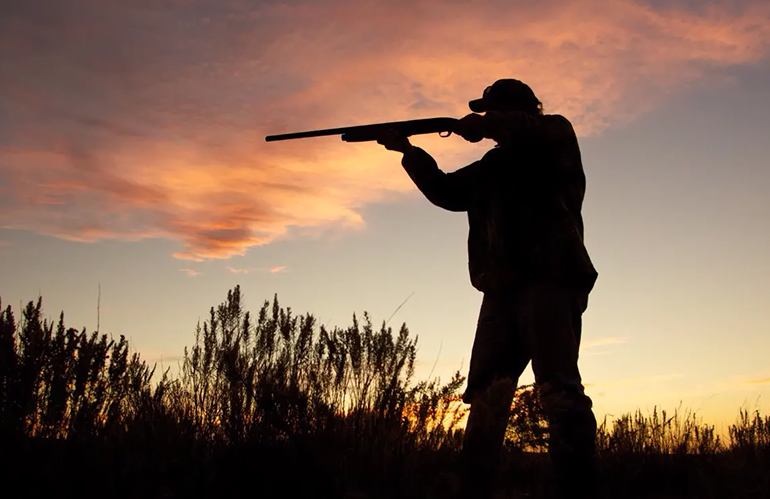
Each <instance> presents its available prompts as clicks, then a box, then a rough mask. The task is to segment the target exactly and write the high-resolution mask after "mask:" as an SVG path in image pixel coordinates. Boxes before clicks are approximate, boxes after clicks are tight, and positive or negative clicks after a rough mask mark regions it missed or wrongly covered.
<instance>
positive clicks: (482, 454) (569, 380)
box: [461, 284, 597, 497]
mask: <svg viewBox="0 0 770 499" xmlns="http://www.w3.org/2000/svg"><path fill="white" fill-rule="evenodd" d="M586 303H587V294H586V293H579V292H576V291H574V290H572V289H569V288H565V287H562V286H556V285H550V284H534V285H530V286H526V287H523V288H521V289H518V290H515V291H509V292H500V293H485V295H484V300H483V302H482V305H481V312H480V314H479V321H478V328H477V330H476V337H475V340H474V343H473V351H472V354H471V364H470V372H469V374H468V388H467V390H466V392H465V394H464V395H463V401H464V402H466V403H470V404H471V409H470V415H469V418H468V423H467V426H466V430H465V439H464V442H463V450H462V455H461V463H462V469H463V472H462V474H463V476H462V478H463V488H464V489H465V491H466V492H467V493H469V494H470V495H471V496H475V497H488V496H489V495H490V492H491V487H492V483H493V478H494V476H495V472H496V469H497V465H498V462H499V458H500V452H501V449H502V445H503V441H504V439H505V430H506V427H507V424H508V417H509V413H510V408H511V403H512V400H513V396H514V392H515V390H516V386H517V384H518V380H519V376H520V375H521V373H522V372H523V371H524V369H525V368H526V366H527V364H528V363H529V362H530V360H531V361H532V370H533V371H534V374H535V383H536V384H537V385H538V387H539V389H540V400H541V403H542V405H543V409H544V411H545V413H546V416H547V418H548V422H549V435H550V436H549V449H548V450H549V454H550V457H551V463H552V468H553V472H554V476H555V479H556V486H557V490H559V491H560V492H559V495H560V496H562V497H590V496H591V495H592V494H593V493H594V489H595V487H596V479H597V476H596V475H597V468H596V419H595V418H594V414H593V412H592V410H591V407H592V403H591V399H590V398H588V396H586V395H585V393H584V389H583V384H582V381H581V377H580V371H579V370H578V348H579V345H580V333H581V315H582V313H583V311H584V310H585V307H586Z"/></svg>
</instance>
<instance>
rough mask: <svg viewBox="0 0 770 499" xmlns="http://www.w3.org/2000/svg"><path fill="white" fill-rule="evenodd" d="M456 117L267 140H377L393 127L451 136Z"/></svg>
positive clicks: (405, 132)
mask: <svg viewBox="0 0 770 499" xmlns="http://www.w3.org/2000/svg"><path fill="white" fill-rule="evenodd" d="M457 121H458V120H457V119H455V118H426V119H421V120H408V121H392V122H390V123H374V124H371V125H359V126H348V127H341V128H327V129H325V130H310V131H308V132H296V133H285V134H282V135H268V136H267V137H265V140H266V141H267V142H274V141H276V140H289V139H305V138H308V137H323V136H326V135H342V140H344V141H345V142H367V141H369V140H377V138H378V137H379V135H380V133H382V131H383V130H387V129H389V128H393V129H395V130H397V131H398V132H399V133H401V134H402V135H403V136H404V137H409V136H411V135H421V134H426V133H438V134H439V135H441V136H442V137H449V136H450V135H451V134H452V131H453V130H454V127H455V123H457Z"/></svg>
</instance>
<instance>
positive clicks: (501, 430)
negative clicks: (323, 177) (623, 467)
mask: <svg viewBox="0 0 770 499" xmlns="http://www.w3.org/2000/svg"><path fill="white" fill-rule="evenodd" d="M469 105H470V109H471V111H473V112H474V114H469V115H467V116H465V117H464V118H462V119H461V120H459V122H458V123H457V125H456V128H455V130H453V131H454V132H455V133H457V134H458V135H460V136H462V137H463V138H464V139H466V140H468V141H470V142H478V141H480V140H482V139H483V138H488V139H492V140H494V141H495V142H496V143H497V145H496V146H495V147H494V148H493V149H491V150H490V151H488V152H487V153H486V154H485V155H484V156H483V157H482V158H481V159H480V160H478V161H476V162H474V163H472V164H470V165H468V166H466V167H464V168H461V169H459V170H457V171H455V172H453V173H444V172H443V171H441V170H440V169H439V168H438V165H437V164H436V161H435V160H434V159H433V158H432V157H431V156H430V155H429V154H428V153H426V152H425V151H424V150H422V149H420V148H418V147H415V146H413V145H412V144H411V143H410V142H409V139H408V138H406V137H403V136H399V134H398V133H397V132H396V131H395V130H388V131H385V132H383V133H382V134H381V135H380V137H379V138H378V142H379V143H380V144H382V145H384V146H385V147H386V148H387V149H389V150H392V151H398V152H401V153H403V158H402V160H401V164H402V165H403V167H404V169H405V170H406V172H407V173H408V174H409V176H410V177H411V178H412V180H413V181H414V183H415V185H416V186H417V187H418V188H419V189H420V191H422V193H423V194H424V195H425V197H427V198H428V200H430V201H431V202H432V203H433V204H435V205H436V206H439V207H441V208H444V209H446V210H450V211H465V212H467V213H468V222H469V235H468V262H469V263H468V264H469V271H470V278H471V283H472V284H473V286H474V287H475V288H477V289H478V290H479V291H481V292H483V293H484V297H483V301H482V305H481V311H480V313H479V319H478V327H477V330H476V336H475V339H474V343H473V351H472V354H471V363H470V370H469V373H468V387H467V390H466V391H465V393H464V395H463V401H464V402H466V403H469V404H470V405H471V408H470V416H469V419H468V424H467V427H466V432H465V440H464V442H463V450H462V455H461V463H462V470H463V471H462V480H461V484H462V485H461V489H462V496H463V497H489V496H490V495H491V492H492V487H493V485H492V483H493V478H494V475H495V472H496V468H497V464H498V461H499V457H500V451H501V449H502V444H503V440H504V437H505V429H506V426H507V423H508V416H509V413H510V407H511V402H512V399H513V395H514V391H515V389H516V386H517V384H518V379H519V376H520V375H521V373H522V372H523V371H524V369H525V367H526V366H527V364H528V363H529V362H530V361H532V369H533V371H534V374H535V383H536V384H537V385H538V386H539V388H540V393H541V401H542V404H543V407H544V410H545V412H546V414H547V416H548V420H549V429H550V440H549V453H550V456H551V461H552V465H553V470H554V474H555V478H556V484H557V488H558V490H559V491H560V492H559V494H560V495H561V496H564V497H589V496H591V495H592V494H593V493H594V489H595V488H596V478H597V477H596V443H595V438H596V419H595V418H594V414H593V412H592V410H591V407H592V402H591V399H590V398H588V396H586V395H585V393H584V389H583V385H582V380H581V377H580V371H579V370H578V348H579V344H580V333H581V316H582V313H583V312H584V311H585V309H586V306H587V303H588V294H589V292H590V291H591V289H592V288H593V285H594V282H595V280H596V277H597V273H596V270H595V269H594V267H593V265H592V263H591V260H590V258H589V256H588V253H587V251H586V249H585V246H584V244H583V220H582V216H581V207H582V203H583V196H584V193H585V175H584V173H583V166H582V161H581V157H580V149H579V147H578V142H577V138H576V136H575V132H574V130H573V129H572V125H571V124H570V122H569V121H568V120H567V119H566V118H564V117H563V116H559V115H544V114H543V112H542V104H541V103H540V101H539V100H538V99H537V97H536V96H535V94H534V93H533V92H532V90H531V89H530V87H529V86H527V85H526V84H524V83H522V82H521V81H519V80H514V79H503V80H498V81H496V82H495V83H494V84H493V85H492V86H490V87H487V88H486V90H485V91H484V94H483V96H482V97H481V98H480V99H476V100H473V101H471V102H470V103H469ZM475 113H485V114H483V115H482V114H475Z"/></svg>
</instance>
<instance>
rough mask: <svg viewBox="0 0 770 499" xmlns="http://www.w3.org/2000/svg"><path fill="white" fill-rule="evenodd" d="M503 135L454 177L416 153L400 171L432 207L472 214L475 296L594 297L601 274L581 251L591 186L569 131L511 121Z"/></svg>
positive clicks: (551, 123) (531, 120)
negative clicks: (528, 292)
mask: <svg viewBox="0 0 770 499" xmlns="http://www.w3.org/2000/svg"><path fill="white" fill-rule="evenodd" d="M506 132H507V133H506V137H504V138H503V139H501V140H500V143H499V144H498V145H497V146H496V147H495V148H493V149H492V150H490V151H488V152H487V153H486V154H485V155H484V157H482V158H481V159H480V160H478V161H476V162H474V163H472V164H470V165H468V166H466V167H464V168H461V169H459V170H457V171H455V172H452V173H444V172H443V171H441V170H440V169H439V167H438V165H437V164H436V161H435V160H434V159H433V158H432V157H431V156H430V155H429V154H428V153H426V152H425V151H424V150H422V149H420V148H418V147H415V148H413V149H411V150H410V151H408V152H406V153H405V154H404V157H403V159H402V161H401V163H402V165H403V167H404V169H405V170H406V172H407V173H408V174H409V176H410V177H411V178H412V180H413V181H414V183H415V185H416V186H417V188H418V189H419V190H420V191H421V192H422V193H423V194H424V195H425V196H426V197H427V198H428V200H429V201H430V202H432V203H433V204H435V205H436V206H439V207H441V208H444V209H446V210H450V211H458V212H459V211H464V212H467V214H468V224H469V231H468V267H469V273H470V278H471V283H472V284H473V286H474V287H475V288H476V289H478V290H480V291H483V292H486V291H493V290H504V289H513V288H517V287H519V286H523V285H527V284H530V283H533V282H552V283H557V284H562V285H566V286H570V287H575V288H577V289H579V290H582V291H584V292H586V293H587V292H589V291H590V290H591V288H592V287H593V285H594V282H595V281H596V278H597V275H598V274H597V272H596V269H595V268H594V266H593V263H592V262H591V259H590V257H589V255H588V252H587V251H586V248H585V245H584V243H583V218H582V215H581V209H582V203H583V198H584V195H585V186H586V179H585V174H584V172H583V165H582V160H581V156H580V149H579V147H578V142H577V137H576V136H575V132H574V130H573V128H572V125H571V124H570V122H569V121H568V120H567V119H566V118H564V117H563V116H559V115H538V116H535V115H531V114H526V113H511V114H510V115H508V121H507V122H506Z"/></svg>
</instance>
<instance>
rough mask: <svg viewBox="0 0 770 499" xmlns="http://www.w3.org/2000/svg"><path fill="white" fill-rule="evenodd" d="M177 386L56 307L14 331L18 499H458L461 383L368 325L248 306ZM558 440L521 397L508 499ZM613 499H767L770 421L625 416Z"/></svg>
mask: <svg viewBox="0 0 770 499" xmlns="http://www.w3.org/2000/svg"><path fill="white" fill-rule="evenodd" d="M192 341H193V344H192V346H191V347H189V348H186V349H185V352H184V360H183V362H182V368H181V372H180V374H179V376H177V377H174V378H172V377H171V376H170V375H169V374H168V372H166V373H158V372H156V371H155V369H154V367H151V366H149V365H147V363H146V362H145V361H143V360H142V359H141V358H140V357H139V355H137V354H131V353H130V352H129V345H128V342H127V341H126V339H125V338H123V337H121V338H119V339H112V338H110V337H108V336H107V335H104V334H97V333H93V332H92V333H89V332H88V331H85V330H83V331H78V330H75V329H72V328H67V327H66V326H65V324H64V319H63V314H62V316H61V317H60V318H59V320H58V321H49V320H48V319H46V318H45V317H43V311H42V300H38V301H37V302H36V303H35V302H30V303H29V304H28V305H27V306H26V307H25V309H24V310H23V311H22V313H21V316H20V317H16V315H15V314H14V312H13V310H12V309H11V307H7V308H6V309H4V310H3V312H2V314H1V315H0V445H1V446H2V448H3V451H4V452H3V454H4V455H6V456H11V458H12V459H10V463H9V464H6V465H4V466H3V467H2V476H1V477H0V479H2V483H3V486H2V489H0V490H4V491H5V492H6V493H7V494H8V495H6V494H4V496H5V497H48V496H52V495H63V496H69V497H72V496H75V495H79V496H80V497H163V498H166V497H191V496H192V497H198V496H202V497H213V496H217V497H230V496H244V495H246V496H250V497H251V496H254V497H300V496H305V497H349V498H354V497H355V498H380V497H381V498H386V497H387V498H392V497H404V498H411V497H414V498H418V497H419V498H432V497H435V498H439V497H440V498H445V497H448V496H449V495H450V494H451V493H452V490H453V489H454V488H455V487H456V482H457V479H456V476H457V473H456V471H457V470H456V462H457V456H458V452H459V449H460V448H461V443H462V432H463V430H462V428H461V426H462V424H461V423H462V421H463V417H464V415H465V414H464V411H465V410H466V409H465V406H463V405H462V404H460V403H459V397H458V393H459V390H460V388H461V387H462V385H463V383H464V379H463V377H462V376H460V374H459V373H457V374H456V375H455V376H454V377H453V378H452V379H451V380H449V381H448V382H446V383H441V382H440V381H439V380H435V379H434V380H422V381H420V380H414V379H413V374H414V362H415V356H416V345H417V340H416V339H415V338H413V337H412V336H411V335H410V332H409V330H408V329H407V327H406V326H405V325H404V326H402V327H401V328H400V329H399V330H398V331H394V330H393V329H392V328H390V327H386V326H385V325H384V324H383V325H382V326H381V327H379V328H377V327H375V326H374V325H373V324H372V321H371V320H370V318H369V317H368V315H366V314H364V316H363V317H362V319H361V320H358V319H356V318H355V317H354V319H353V323H352V324H351V325H350V326H348V327H346V328H339V327H335V328H333V329H328V328H325V327H323V326H318V325H317V324H316V321H315V319H314V317H313V316H312V315H310V314H305V315H295V314H294V313H293V312H292V311H291V309H289V308H284V307H282V306H281V305H280V304H279V303H278V300H277V298H275V299H274V300H273V301H272V302H265V304H264V305H263V306H262V307H261V309H260V310H259V311H258V312H257V313H256V314H251V313H249V312H247V311H245V310H243V308H242V302H241V296H240V289H239V288H238V287H236V288H235V289H233V290H231V291H230V292H229V293H228V296H227V299H226V300H225V301H224V302H223V303H222V304H220V305H219V306H217V307H213V308H212V309H211V311H210V313H209V316H208V318H207V320H206V321H204V322H203V323H202V324H199V325H198V327H197V328H196V330H195V335H194V338H193V339H192ZM547 437H548V430H547V425H546V424H545V420H544V418H543V414H542V409H541V408H540V406H539V403H538V398H537V391H536V390H535V389H534V387H522V388H521V389H520V390H519V392H518V394H517V397H516V399H515V401H514V407H513V411H512V418H511V422H510V424H509V428H508V437H507V440H506V447H505V451H504V455H503V462H502V466H501V469H500V473H499V483H498V490H499V496H500V497H511V498H513V497H530V498H540V497H547V495H548V493H549V489H550V487H549V484H550V479H549V461H548V456H547V454H546V453H545V452H544V450H545V449H546V448H547V445H546V442H547ZM598 443H599V450H600V459H601V465H602V469H603V474H602V476H603V479H602V481H603V486H604V488H605V493H606V495H607V497H613V498H614V497H619V498H620V497H629V498H679V497H692V498H765V499H766V498H768V497H770V417H768V416H763V415H762V414H760V413H759V412H756V413H748V412H746V411H742V410H741V411H739V412H738V415H737V419H736V422H735V423H734V424H733V425H731V426H730V428H729V435H727V436H725V437H724V438H720V436H718V435H717V434H716V433H715V431H714V427H713V426H710V425H708V424H706V423H703V422H702V421H700V420H699V419H698V418H697V417H696V416H695V415H693V414H692V413H687V412H681V411H678V412H676V413H674V414H667V413H666V412H663V411H661V412H659V411H654V412H653V413H652V414H648V415H645V414H642V413H641V412H637V413H635V414H627V415H623V416H621V417H619V418H617V419H615V420H612V421H604V423H603V424H602V425H601V426H600V428H599V432H598Z"/></svg>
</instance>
